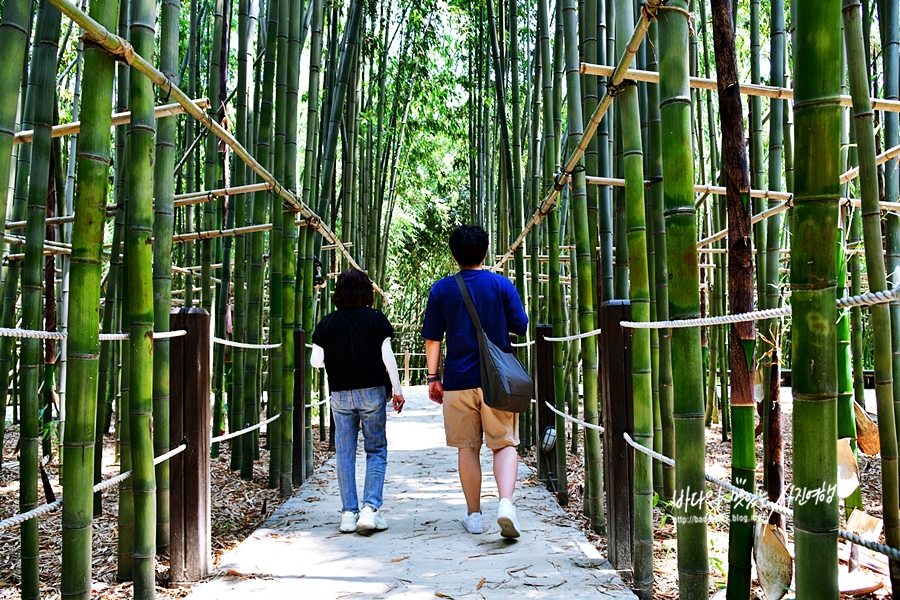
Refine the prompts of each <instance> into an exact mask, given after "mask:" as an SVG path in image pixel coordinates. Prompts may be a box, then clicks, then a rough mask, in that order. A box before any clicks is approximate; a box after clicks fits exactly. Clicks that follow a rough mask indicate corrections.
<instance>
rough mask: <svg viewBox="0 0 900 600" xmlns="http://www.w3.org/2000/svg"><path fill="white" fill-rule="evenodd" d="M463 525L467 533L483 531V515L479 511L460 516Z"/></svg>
mask: <svg viewBox="0 0 900 600" xmlns="http://www.w3.org/2000/svg"><path fill="white" fill-rule="evenodd" d="M462 524H463V527H465V528H466V531H468V532H469V533H475V534H478V533H484V515H483V514H482V513H481V512H477V513H472V514H469V513H468V512H466V516H464V517H463V518H462Z"/></svg>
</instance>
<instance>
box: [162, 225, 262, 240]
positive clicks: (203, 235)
mask: <svg viewBox="0 0 900 600" xmlns="http://www.w3.org/2000/svg"><path fill="white" fill-rule="evenodd" d="M271 229H272V224H271V223H263V224H262V225H248V226H247V227H235V228H234V229H217V230H215V231H194V232H191V233H179V234H177V235H174V236H172V241H173V242H175V243H178V242H193V241H196V240H211V239H214V238H220V237H230V236H233V235H242V234H245V233H256V232H258V231H271Z"/></svg>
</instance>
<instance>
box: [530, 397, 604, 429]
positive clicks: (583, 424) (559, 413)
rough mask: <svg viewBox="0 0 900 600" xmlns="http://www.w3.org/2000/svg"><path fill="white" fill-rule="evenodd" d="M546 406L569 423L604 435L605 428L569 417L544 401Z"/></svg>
mask: <svg viewBox="0 0 900 600" xmlns="http://www.w3.org/2000/svg"><path fill="white" fill-rule="evenodd" d="M544 405H545V406H546V407H547V408H549V409H550V410H552V411H553V412H555V413H556V414H558V415H559V416H561V417H562V418H563V419H566V420H567V421H572V422H573V423H578V424H579V425H581V426H582V427H587V428H588V429H595V430H597V431H599V432H600V433H603V431H604V429H603V427H601V426H600V425H594V424H593V423H588V422H587V421H582V420H581V419H576V418H575V417H573V416H572V415H567V414H566V413H564V412H562V411H559V410H556V408H554V407H553V405H551V404H550V403H549V402H547V401H544Z"/></svg>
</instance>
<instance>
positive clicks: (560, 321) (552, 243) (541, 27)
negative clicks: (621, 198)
mask: <svg viewBox="0 0 900 600" xmlns="http://www.w3.org/2000/svg"><path fill="white" fill-rule="evenodd" d="M547 3H548V0H538V35H539V37H540V53H541V63H542V64H543V65H546V66H545V67H544V68H543V69H542V71H541V93H542V100H543V105H542V107H541V108H542V111H543V119H542V126H543V131H544V145H543V150H542V152H543V167H542V173H543V182H544V185H543V188H544V189H549V188H550V186H551V185H553V177H554V175H555V170H556V152H555V151H554V148H555V146H556V139H555V137H554V131H553V69H552V68H551V66H552V65H551V63H550V9H549V7H548V6H547ZM546 239H547V245H548V253H549V257H550V262H549V266H548V278H549V288H550V293H549V298H550V302H549V304H550V318H551V321H552V324H553V335H554V336H564V335H565V326H566V322H565V313H564V312H563V311H564V302H563V298H564V296H563V292H562V287H561V286H560V282H559V246H560V237H559V210H558V208H554V210H553V212H551V213H550V215H549V216H548V218H547V235H546ZM565 388H566V370H565V345H563V344H553V390H554V398H555V400H556V410H558V411H560V412H562V413H565V412H566V393H565ZM565 430H566V420H565V419H564V418H563V417H562V416H560V415H556V431H557V432H558V434H557V435H558V440H559V441H558V442H557V444H556V474H557V478H558V479H557V485H556V489H557V492H556V494H557V496H556V497H557V500H558V501H559V503H560V505H562V506H566V505H567V504H568V503H569V488H568V483H567V481H568V477H567V473H566V469H567V467H566V459H567V458H568V457H567V454H566V451H567V448H566V444H565V439H566V437H565V435H564V433H563V432H565Z"/></svg>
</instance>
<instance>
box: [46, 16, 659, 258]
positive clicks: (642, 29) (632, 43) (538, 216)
mask: <svg viewBox="0 0 900 600" xmlns="http://www.w3.org/2000/svg"><path fill="white" fill-rule="evenodd" d="M51 1H53V2H63V1H66V0H51ZM640 14H641V20H640V21H638V23H637V25H636V26H635V28H634V33H632V34H631V39H629V40H628V45H627V46H626V47H625V52H624V53H623V54H622V58H621V59H619V64H618V65H617V66H616V68H615V70H614V71H612V74H611V75H610V81H609V83H608V84H607V88H606V91H604V92H603V97H602V98H601V99H600V102H599V103H598V104H597V108H596V109H594V114H592V115H591V119H590V121H589V122H588V123H587V126H586V127H585V129H584V134H582V136H581V140H580V141H579V142H578V146H576V147H575V148H574V149H573V150H572V153H571V154H570V155H569V158H568V160H566V162H565V164H564V165H563V166H562V167H561V168H560V170H559V173H557V174H556V178H555V181H554V184H553V188H552V189H551V190H550V191H549V192H547V195H546V196H545V197H544V200H543V201H542V202H541V205H540V206H539V207H538V209H537V210H536V211H534V214H533V215H531V218H530V219H528V222H527V223H526V224H525V227H524V229H523V230H522V232H521V233H520V234H519V237H517V238H516V240H515V241H514V242H513V243H512V245H511V246H510V247H509V250H507V251H506V254H504V255H503V257H502V258H501V259H500V260H499V261H498V262H497V264H495V265H494V266H493V267H491V271H494V272H496V271H499V270H500V269H501V268H503V265H504V263H506V261H508V260H509V259H510V258H512V256H513V254H515V252H516V250H517V249H518V248H519V246H521V245H522V242H524V241H525V237H526V236H527V235H528V232H529V231H531V229H532V228H533V227H534V226H535V225H538V224H540V222H541V221H543V220H544V217H546V216H547V215H548V214H549V213H550V211H551V210H552V209H553V205H554V204H556V198H557V197H558V196H559V193H560V192H561V191H562V189H563V188H564V187H565V186H566V184H567V183H568V182H569V179H570V178H571V176H572V172H573V171H574V170H575V167H576V166H577V165H578V162H579V161H580V160H581V157H582V156H583V155H584V152H585V150H587V147H588V144H589V143H590V142H591V139H592V138H593V137H594V134H595V133H596V132H597V127H599V126H600V121H601V120H603V115H605V114H606V111H607V110H609V107H610V105H611V104H612V101H613V98H614V97H615V94H616V93H617V92H618V86H619V85H621V83H622V82H623V81H624V80H625V75H626V73H627V72H628V67H629V66H631V62H632V61H633V60H634V57H635V55H636V54H637V51H638V48H640V45H641V42H642V41H643V39H644V36H645V35H646V34H647V31H648V29H649V28H650V20H651V19H654V18H656V6H654V5H652V4H650V3H648V4H644V5H643V7H642V10H641V11H640Z"/></svg>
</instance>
